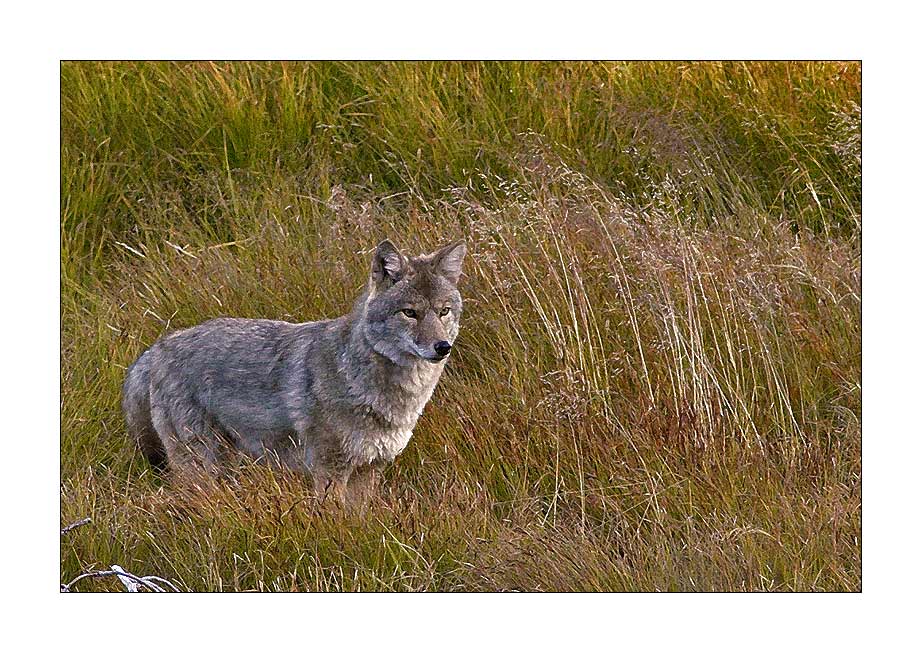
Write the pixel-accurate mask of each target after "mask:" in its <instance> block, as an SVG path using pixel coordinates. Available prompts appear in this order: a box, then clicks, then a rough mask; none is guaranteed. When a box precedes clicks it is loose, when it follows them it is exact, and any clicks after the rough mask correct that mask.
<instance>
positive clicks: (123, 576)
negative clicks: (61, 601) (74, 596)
mask: <svg viewBox="0 0 922 653" xmlns="http://www.w3.org/2000/svg"><path fill="white" fill-rule="evenodd" d="M107 576H116V577H117V578H118V579H119V580H120V581H121V583H122V585H124V586H125V589H126V590H128V591H129V592H139V591H140V589H141V588H142V587H143V588H145V589H147V590H149V591H151V592H166V590H165V589H163V588H162V587H161V586H160V585H158V584H157V583H163V584H164V585H167V586H168V587H169V588H170V589H172V590H173V591H174V592H181V591H182V590H180V589H179V588H178V587H176V585H174V584H173V583H171V582H170V581H168V580H166V579H165V578H160V577H159V576H135V575H134V574H132V573H129V572H127V571H125V570H124V569H122V568H121V567H120V566H118V565H112V567H111V568H110V569H103V570H99V571H88V572H86V573H84V574H80V575H79V576H77V577H76V578H75V579H73V580H72V581H70V582H69V583H62V584H61V591H62V592H70V591H71V588H73V586H74V585H75V584H76V583H77V582H78V581H80V580H83V579H84V578H105V577H107Z"/></svg>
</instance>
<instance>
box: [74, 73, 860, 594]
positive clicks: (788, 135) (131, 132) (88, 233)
mask: <svg viewBox="0 0 922 653" xmlns="http://www.w3.org/2000/svg"><path fill="white" fill-rule="evenodd" d="M860 106H861V68H860V64H859V63H854V62H852V63H848V62H823V63H820V62H796V63H787V62H759V63H742V62H736V63H719V62H698V63H694V62H691V63H682V62H628V63H604V62H556V63H538V62H532V63H518V62H505V63H478V62H421V63H412V62H405V63H387V62H382V63H375V62H339V63H335V62H316V63H305V62H300V63H278V62H272V63H270V62H258V63H257V62H252V63H249V62H230V63H228V62H215V63H208V62H180V63H168V62H161V63H133V62H105V63H99V62H64V63H62V66H61V232H60V235H61V525H62V527H63V526H65V525H67V524H70V523H73V522H76V521H77V520H80V519H83V518H87V517H89V518H90V519H91V520H92V521H91V522H90V523H89V524H87V525H84V526H81V527H79V528H76V529H74V530H72V531H70V532H68V533H66V534H63V535H62V537H61V582H62V583H66V582H68V581H70V580H71V579H73V578H75V577H76V576H78V575H79V574H81V573H82V572H84V571H87V570H91V569H106V568H108V567H109V566H110V565H112V564H118V565H121V566H122V567H124V568H125V569H127V570H128V571H130V572H132V573H134V574H138V575H147V574H154V575H157V576H161V577H164V578H167V579H169V580H170V581H171V582H173V583H174V584H175V585H176V586H178V587H179V588H181V589H183V590H192V591H222V590H223V591H230V590H262V591H273V590H276V591H288V590H298V591H315V590H347V591H350V590H360V591H387V590H408V591H415V590H430V591H497V590H500V591H508V590H512V591H535V590H542V591H595V590H602V591H621V590H628V591H638V590H639V591H675V590H678V591H700V590H706V591H749V590H768V591H860V590H861V321H860V317H861V109H860ZM461 237H463V238H465V239H466V240H467V243H468V248H469V255H468V258H467V260H466V262H465V273H466V274H465V276H464V277H462V281H461V288H462V294H463V296H464V298H465V311H464V316H463V318H462V329H461V334H460V336H459V338H458V340H457V343H456V348H455V352H454V353H453V355H452V360H451V362H450V363H449V365H448V367H447V370H446V373H445V375H444V376H443V378H442V380H441V382H440V384H439V386H438V388H437V389H436V392H435V395H434V397H433V399H432V401H431V402H430V403H429V405H428V406H427V408H426V411H425V412H424V414H423V416H422V418H421V420H420V422H419V424H418V426H417V428H416V430H415V433H414V437H413V439H412V440H411V442H410V445H409V446H408V447H407V449H406V450H405V451H404V452H403V453H402V454H401V455H400V456H399V457H398V458H397V460H396V462H395V464H394V465H392V466H391V467H390V468H389V470H388V472H387V475H386V484H385V486H384V489H383V492H382V495H381V497H380V499H379V500H377V501H376V502H375V503H374V505H373V506H372V507H371V509H370V510H368V511H367V512H365V513H364V514H344V513H342V512H340V511H337V510H334V509H329V508H328V507H322V506H320V505H318V502H317V501H316V500H315V499H314V498H313V497H312V496H311V492H310V484H309V483H308V482H307V481H305V480H304V479H301V478H299V477H297V476H295V475H293V474H288V473H283V472H278V471H272V470H271V469H269V468H266V467H263V466H260V465H253V466H251V467H248V468H245V469H242V470H240V471H239V472H238V473H235V474H234V475H233V476H232V477H231V478H229V479H225V480H223V481H221V482H217V483H213V484H202V485H198V486H196V485H188V484H187V485H180V484H177V483H172V482H171V481H170V480H169V478H167V477H164V476H162V475H160V474H158V473H156V472H155V471H154V470H153V469H151V468H150V466H149V465H148V463H147V462H146V461H145V460H144V459H143V457H142V456H141V454H140V453H139V452H138V451H137V449H136V448H135V445H134V443H132V442H131V441H130V440H129V439H128V437H127V435H126V432H125V428H124V425H123V422H122V418H121V413H120V408H119V392H120V385H121V382H122V379H123V377H124V373H125V368H126V367H127V366H128V365H129V364H130V363H131V362H132V361H133V360H134V359H135V358H136V357H137V356H138V354H140V353H141V352H142V351H143V350H144V349H145V348H146V347H148V346H149V345H150V344H152V343H153V342H154V341H155V340H156V339H157V338H158V337H160V336H161V335H162V334H164V333H166V332H168V331H170V330H171V329H175V328H180V327H186V326H191V325H193V324H196V323H198V322H201V321H203V320H206V319H208V318H212V317H216V316H222V315H228V316H240V317H262V318H273V319H285V320H291V321H308V320H314V319H320V318H325V317H334V316H337V315H340V314H342V313H344V312H346V311H347V310H349V308H350V306H351V302H352V300H353V298H354V297H355V296H356V295H357V293H358V292H359V289H360V287H361V286H362V284H363V283H364V282H365V280H366V279H367V275H368V266H369V257H370V252H371V250H372V249H373V247H374V246H375V244H377V242H379V241H380V240H382V239H384V238H390V239H391V240H393V241H394V242H395V243H397V244H398V246H399V247H401V248H402V249H403V250H404V251H407V252H411V253H416V252H421V251H427V250H429V249H434V248H435V247H437V246H438V245H441V244H444V243H447V242H449V241H450V240H452V239H456V238H461ZM121 589H122V586H121V585H120V584H119V583H118V582H117V581H116V580H115V579H113V578H111V577H110V578H105V579H86V580H84V581H81V582H80V583H79V584H77V585H76V586H75V587H74V591H89V590H93V591H103V590H111V591H119V590H121Z"/></svg>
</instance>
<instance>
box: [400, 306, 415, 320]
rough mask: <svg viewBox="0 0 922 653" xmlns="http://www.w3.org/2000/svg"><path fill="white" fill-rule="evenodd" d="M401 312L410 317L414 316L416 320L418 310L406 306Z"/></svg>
mask: <svg viewBox="0 0 922 653" xmlns="http://www.w3.org/2000/svg"><path fill="white" fill-rule="evenodd" d="M400 312H401V313H403V314H404V315H406V316H407V317H409V318H412V319H414V320H415V319H416V311H414V310H413V309H412V308H404V309H402V310H401V311H400Z"/></svg>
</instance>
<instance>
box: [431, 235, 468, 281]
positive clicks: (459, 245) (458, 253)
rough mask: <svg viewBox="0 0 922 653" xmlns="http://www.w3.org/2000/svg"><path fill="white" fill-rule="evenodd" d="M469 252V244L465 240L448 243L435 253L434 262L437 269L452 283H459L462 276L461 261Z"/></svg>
mask: <svg viewBox="0 0 922 653" xmlns="http://www.w3.org/2000/svg"><path fill="white" fill-rule="evenodd" d="M465 254H467V245H465V244H464V241H463V240H459V241H457V242H454V243H452V244H451V245H446V246H445V247H443V248H442V249H440V250H439V251H437V252H436V253H435V258H434V259H433V262H434V264H435V268H436V270H438V271H439V274H441V275H442V276H443V277H445V278H446V279H448V280H449V281H451V282H452V283H458V279H459V278H460V277H461V263H462V261H464V255H465Z"/></svg>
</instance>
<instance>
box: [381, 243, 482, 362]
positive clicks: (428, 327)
mask: <svg viewBox="0 0 922 653" xmlns="http://www.w3.org/2000/svg"><path fill="white" fill-rule="evenodd" d="M466 251H467V248H466V246H465V244H464V242H463V241H458V242H456V243H452V244H451V245H447V246H445V247H442V248H441V249H439V250H437V251H435V252H433V253H432V254H423V255H421V256H415V257H412V258H409V257H406V256H404V255H403V254H401V253H400V252H399V251H398V250H397V248H396V247H394V245H393V244H392V243H391V242H390V241H389V240H385V241H384V242H382V243H381V244H380V245H378V247H377V248H376V249H375V252H374V255H373V256H372V260H371V278H370V279H369V281H368V295H367V297H368V299H367V301H366V303H365V320H364V322H365V324H364V329H365V336H366V338H367V339H368V341H369V343H371V345H372V347H374V349H375V351H377V352H378V353H379V354H381V355H382V356H385V357H387V358H388V359H390V360H391V361H393V362H394V363H396V364H398V365H411V364H413V363H415V362H417V361H419V360H426V361H429V362H430V363H440V362H442V361H444V360H445V359H446V358H447V357H448V354H449V353H450V352H451V348H452V345H453V344H454V341H455V337H456V336H457V335H458V326H459V320H460V318H461V295H460V294H459V293H458V288H457V283H458V277H459V276H460V275H461V262H462V261H463V259H464V254H465V252H466Z"/></svg>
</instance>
